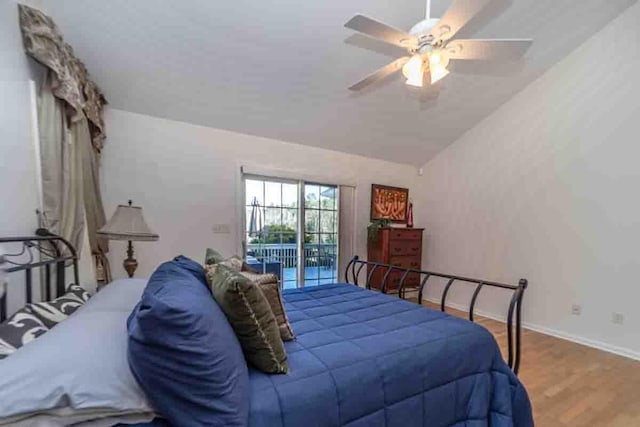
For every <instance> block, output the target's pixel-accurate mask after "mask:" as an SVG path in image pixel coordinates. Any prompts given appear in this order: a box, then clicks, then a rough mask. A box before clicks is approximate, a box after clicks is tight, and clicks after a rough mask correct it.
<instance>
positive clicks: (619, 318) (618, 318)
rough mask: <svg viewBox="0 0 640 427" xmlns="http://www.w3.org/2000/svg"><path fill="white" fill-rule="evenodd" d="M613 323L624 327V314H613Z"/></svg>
mask: <svg viewBox="0 0 640 427" xmlns="http://www.w3.org/2000/svg"><path fill="white" fill-rule="evenodd" d="M611 321H612V322H613V323H615V324H616V325H622V324H623V323H624V314H622V313H612V314H611Z"/></svg>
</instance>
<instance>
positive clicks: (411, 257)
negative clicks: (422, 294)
mask: <svg viewBox="0 0 640 427" xmlns="http://www.w3.org/2000/svg"><path fill="white" fill-rule="evenodd" d="M423 230H424V229H423V228H394V227H383V228H380V229H378V233H377V236H376V238H375V239H374V236H370V237H369V241H368V243H367V260H368V261H375V262H379V263H381V264H389V265H393V266H397V267H402V268H410V269H415V270H421V269H422V231H423ZM371 269H373V266H371V265H368V266H367V274H369V273H370V272H371ZM387 270H388V269H386V268H382V267H378V268H377V269H376V270H375V271H374V272H373V276H371V288H373V289H379V290H382V282H383V279H384V276H385V274H387ZM403 274H404V273H403V272H402V271H400V270H397V271H394V270H392V271H390V272H389V276H388V277H387V280H386V286H385V289H384V291H385V292H387V293H393V292H396V291H397V290H398V286H399V284H400V279H402V275H403ZM419 285H420V275H419V274H417V273H415V274H414V273H409V274H408V275H407V277H406V279H405V280H404V289H407V288H415V287H418V286H419Z"/></svg>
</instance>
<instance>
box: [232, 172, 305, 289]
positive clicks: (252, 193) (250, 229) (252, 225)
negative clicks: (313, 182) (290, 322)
mask: <svg viewBox="0 0 640 427" xmlns="http://www.w3.org/2000/svg"><path fill="white" fill-rule="evenodd" d="M244 187H245V202H246V206H245V215H246V228H245V239H246V242H247V262H248V263H249V265H250V266H251V267H252V268H254V269H257V270H258V271H261V272H264V273H274V274H277V275H278V276H279V277H280V280H281V282H282V286H283V287H284V288H285V289H286V288H295V287H296V285H297V283H298V222H299V221H298V217H299V211H298V196H297V194H298V184H296V183H290V182H283V181H278V180H271V179H262V178H248V177H245V186H244ZM256 267H257V268H256Z"/></svg>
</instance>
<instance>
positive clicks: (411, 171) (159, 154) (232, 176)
mask: <svg viewBox="0 0 640 427" xmlns="http://www.w3.org/2000/svg"><path fill="white" fill-rule="evenodd" d="M106 126H107V132H108V137H107V141H106V145H105V150H104V157H103V174H102V175H103V178H102V184H103V188H104V192H103V196H104V203H105V209H106V211H107V216H108V217H109V216H110V215H111V214H112V213H113V211H114V210H115V207H116V205H117V204H119V203H126V202H127V200H128V199H133V201H134V203H135V204H139V205H141V206H142V207H143V209H144V215H145V218H146V220H147V223H148V224H149V226H150V227H151V228H152V229H153V230H154V231H155V232H157V233H158V234H160V240H159V241H158V242H154V243H145V242H140V243H136V244H135V248H136V257H137V259H138V262H139V263H140V266H139V269H138V272H137V274H136V275H137V276H148V275H149V274H151V273H152V272H153V270H154V269H155V268H156V267H157V266H158V264H160V263H161V262H163V261H166V260H168V259H171V258H172V257H173V256H175V255H178V254H181V253H182V254H184V255H186V256H189V257H192V258H194V259H197V260H201V259H202V258H203V257H204V250H205V248H206V247H207V246H211V247H215V248H219V249H220V250H221V251H222V252H223V253H225V254H227V255H231V254H233V253H239V252H240V251H241V246H240V235H241V233H242V224H241V223H240V212H241V211H240V210H239V206H242V204H243V203H244V201H243V200H241V199H240V189H241V185H242V183H241V179H240V172H239V171H240V166H242V165H250V166H256V165H257V166H261V167H262V168H265V169H275V170H279V171H287V172H288V175H294V176H296V175H298V176H300V177H302V178H309V177H311V178H315V179H319V180H323V181H324V182H327V183H343V184H355V185H356V186H357V189H356V218H357V227H356V228H357V231H358V233H357V238H356V249H357V252H358V254H360V255H361V256H365V255H366V225H367V224H368V222H369V200H370V199H369V196H370V191H371V183H381V184H389V185H397V186H402V187H409V188H411V183H412V182H413V180H414V179H415V178H416V169H415V168H414V167H412V166H407V165H400V164H395V163H389V162H384V161H380V160H372V159H367V158H364V157H360V156H354V155H348V154H344V153H338V152H335V151H329V150H323V149H318V148H312V147H305V146H302V145H295V144H289V143H285V142H281V141H276V140H273V139H267V138H259V137H255V136H250V135H244V134H239V133H234V132H229V131H223V130H218V129H212V128H207V127H201V126H195V125H190V124H187V123H181V122H176V121H170V120H165V119H160V118H154V117H150V116H144V115H140V114H134V113H129V112H125V111H120V110H114V109H109V110H107V114H106ZM214 224H229V225H230V226H231V233H230V234H213V232H212V226H213V225H214ZM124 258H125V246H124V243H121V242H112V246H111V252H110V260H111V265H112V270H113V273H114V275H115V277H122V276H123V275H124V274H125V273H124V270H123V269H122V260H123V259H124Z"/></svg>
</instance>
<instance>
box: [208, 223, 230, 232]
mask: <svg viewBox="0 0 640 427" xmlns="http://www.w3.org/2000/svg"><path fill="white" fill-rule="evenodd" d="M211 230H212V231H213V232H214V233H215V234H230V233H231V226H230V225H229V224H213V227H211Z"/></svg>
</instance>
